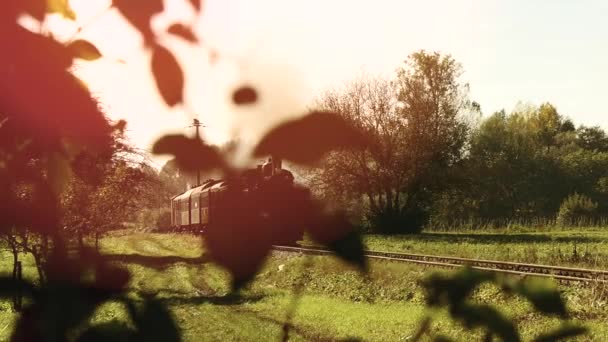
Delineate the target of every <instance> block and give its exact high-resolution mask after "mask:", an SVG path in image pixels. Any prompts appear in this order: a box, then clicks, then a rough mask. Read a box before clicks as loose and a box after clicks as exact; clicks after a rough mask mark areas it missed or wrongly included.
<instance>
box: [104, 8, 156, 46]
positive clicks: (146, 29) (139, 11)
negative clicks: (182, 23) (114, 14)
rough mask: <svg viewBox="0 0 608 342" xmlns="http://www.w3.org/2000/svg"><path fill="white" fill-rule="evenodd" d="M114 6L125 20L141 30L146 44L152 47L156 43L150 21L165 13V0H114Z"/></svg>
mask: <svg viewBox="0 0 608 342" xmlns="http://www.w3.org/2000/svg"><path fill="white" fill-rule="evenodd" d="M113 4H114V6H115V7H116V8H117V9H118V10H119V11H120V13H121V14H122V15H123V16H124V17H125V19H127V20H128V21H129V22H130V23H131V24H132V25H133V26H135V28H136V29H137V30H139V32H140V33H141V34H142V36H143V38H144V43H145V44H146V45H150V44H151V43H152V42H153V41H154V33H153V32H152V29H151V28H150V19H151V18H152V16H153V15H155V14H157V13H160V12H162V11H163V9H164V6H163V0H113Z"/></svg>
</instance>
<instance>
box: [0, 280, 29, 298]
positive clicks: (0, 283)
mask: <svg viewBox="0 0 608 342" xmlns="http://www.w3.org/2000/svg"><path fill="white" fill-rule="evenodd" d="M15 293H23V294H24V295H26V294H29V295H32V294H34V293H36V290H35V288H34V286H33V285H32V284H30V283H28V282H27V281H24V280H16V279H13V278H12V277H7V276H3V277H0V298H6V297H12V296H13V295H14V294H15Z"/></svg>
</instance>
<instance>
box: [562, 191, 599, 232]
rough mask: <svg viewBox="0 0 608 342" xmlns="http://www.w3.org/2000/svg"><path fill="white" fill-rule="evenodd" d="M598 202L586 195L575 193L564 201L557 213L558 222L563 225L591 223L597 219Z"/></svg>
mask: <svg viewBox="0 0 608 342" xmlns="http://www.w3.org/2000/svg"><path fill="white" fill-rule="evenodd" d="M596 209H597V203H595V202H593V201H592V200H591V199H590V198H589V197H587V196H585V195H579V194H577V193H574V194H572V195H570V196H568V197H566V199H564V201H563V202H562V204H561V206H560V207H559V212H558V214H557V224H558V225H561V226H582V225H590V224H592V223H593V221H594V219H595V210H596Z"/></svg>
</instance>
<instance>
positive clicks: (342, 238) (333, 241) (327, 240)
mask: <svg viewBox="0 0 608 342" xmlns="http://www.w3.org/2000/svg"><path fill="white" fill-rule="evenodd" d="M323 221H324V223H323V224H321V225H318V226H313V227H310V228H309V230H308V231H309V232H310V235H311V236H312V238H313V239H315V240H316V241H318V242H321V243H323V244H326V245H327V246H328V247H329V249H331V250H332V251H334V252H335V253H336V255H338V256H339V257H340V258H342V259H344V260H345V261H347V262H349V263H352V264H354V265H356V266H358V267H359V268H361V270H363V271H365V270H367V259H366V258H365V256H364V253H363V242H362V241H361V235H360V234H359V233H357V232H356V231H355V229H354V227H353V226H352V224H351V223H350V222H349V221H348V219H347V218H346V217H345V216H344V215H343V214H341V213H338V214H330V215H326V217H325V218H324V219H323Z"/></svg>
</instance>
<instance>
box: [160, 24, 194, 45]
mask: <svg viewBox="0 0 608 342" xmlns="http://www.w3.org/2000/svg"><path fill="white" fill-rule="evenodd" d="M167 32H169V33H171V34H173V35H176V36H178V37H181V38H183V39H184V40H187V41H189V42H190V43H197V42H198V38H196V36H195V35H194V32H192V29H191V28H190V27H188V26H186V25H184V24H173V25H171V26H169V28H168V29H167Z"/></svg>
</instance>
